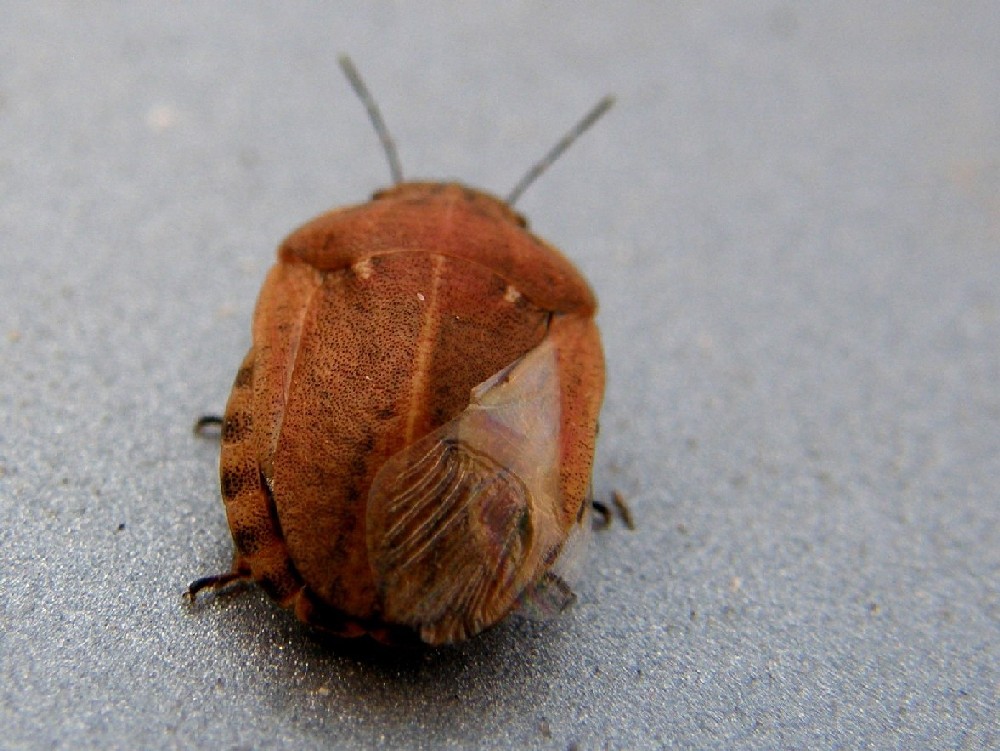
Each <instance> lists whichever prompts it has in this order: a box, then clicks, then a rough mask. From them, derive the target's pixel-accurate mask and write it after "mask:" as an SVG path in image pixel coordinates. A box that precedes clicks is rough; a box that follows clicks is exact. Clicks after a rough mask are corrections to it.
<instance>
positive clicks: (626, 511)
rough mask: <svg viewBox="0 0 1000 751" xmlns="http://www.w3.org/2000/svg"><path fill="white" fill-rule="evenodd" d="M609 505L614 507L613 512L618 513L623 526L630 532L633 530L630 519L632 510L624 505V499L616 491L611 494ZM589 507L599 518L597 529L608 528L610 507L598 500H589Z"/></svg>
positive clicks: (632, 523) (633, 520)
mask: <svg viewBox="0 0 1000 751" xmlns="http://www.w3.org/2000/svg"><path fill="white" fill-rule="evenodd" d="M611 503H612V505H613V506H614V510H615V511H617V512H618V516H619V517H621V520H622V522H623V523H624V524H625V526H626V527H627V528H628V529H630V530H634V529H635V519H634V518H633V517H632V509H630V508H629V507H628V504H627V503H625V497H624V496H623V495H622V494H621V493H619V492H618V491H617V490H616V491H614V492H613V493H612V494H611ZM590 506H591V508H593V509H594V511H596V512H597V514H598V516H600V517H601V519H600V521H598V522H597V528H598V529H606V528H608V527H610V526H611V520H612V512H611V507H610V506H608V504H606V503H604V502H603V501H598V500H591V502H590Z"/></svg>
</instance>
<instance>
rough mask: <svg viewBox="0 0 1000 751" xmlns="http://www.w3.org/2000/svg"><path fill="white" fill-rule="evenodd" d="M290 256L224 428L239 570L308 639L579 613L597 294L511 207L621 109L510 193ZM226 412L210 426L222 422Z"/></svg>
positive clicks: (280, 264) (353, 77) (285, 253)
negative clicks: (570, 610) (310, 629)
mask: <svg viewBox="0 0 1000 751" xmlns="http://www.w3.org/2000/svg"><path fill="white" fill-rule="evenodd" d="M340 62H341V66H342V68H343V69H344V72H345V74H346V75H347V77H348V80H349V81H350V83H351V85H352V87H353V88H354V90H355V92H356V93H357V94H358V96H359V98H360V99H361V100H362V102H363V104H364V105H365V107H366V109H367V110H368V114H369V117H370V118H371V120H372V123H373V125H374V126H375V130H376V132H377V134H378V136H379V138H380V140H381V141H382V144H383V148H384V150H385V152H386V155H387V157H388V161H389V166H390V170H391V172H392V178H393V185H392V186H391V187H389V188H387V189H384V190H381V191H378V192H376V193H375V194H374V196H373V198H372V200H371V201H370V202H368V203H364V204H360V205H356V206H348V207H346V208H340V209H336V210H333V211H330V212H329V213H326V214H323V215H321V216H319V217H317V218H315V219H313V220H312V221H310V222H308V223H307V224H305V225H304V226H302V227H301V228H300V229H298V230H296V231H294V232H293V233H292V234H291V235H290V236H289V237H288V238H286V239H285V240H284V242H282V244H281V245H280V247H279V249H278V261H277V263H276V265H275V266H274V267H273V268H272V269H271V271H270V272H269V274H268V276H267V278H266V280H265V282H264V285H263V287H262V289H261V292H260V297H259V299H258V301H257V306H256V310H255V313H254V318H253V326H252V333H253V340H252V345H251V347H250V351H249V352H248V353H247V355H246V357H245V358H244V360H243V363H242V365H241V366H240V368H239V370H238V371H237V374H236V379H235V382H234V384H233V388H232V392H231V394H230V397H229V401H228V404H227V406H226V411H225V416H224V417H223V418H221V420H219V418H215V419H216V420H219V422H220V423H221V439H222V449H221V457H220V469H219V472H220V480H221V492H222V499H223V502H224V504H225V508H226V514H227V517H228V521H229V526H230V530H231V532H232V537H233V543H234V546H235V555H234V562H233V568H232V571H230V572H229V573H226V574H221V575H217V576H209V577H205V578H203V579H199V580H197V581H195V582H193V583H192V584H191V585H190V587H189V588H188V593H187V594H188V596H189V597H190V598H191V599H192V600H193V599H194V598H195V596H196V595H197V593H198V592H199V591H200V590H203V589H206V588H214V589H218V588H220V587H224V586H226V585H229V584H232V583H234V582H250V581H253V582H257V583H258V584H259V585H260V586H261V587H262V588H263V589H264V591H266V592H267V593H268V594H269V595H270V596H271V597H272V598H273V599H274V600H276V601H277V602H278V603H279V604H281V605H282V606H284V607H286V608H290V609H292V610H293V611H294V612H295V614H296V615H297V616H298V617H299V618H300V619H301V620H302V621H305V622H306V623H308V624H311V625H314V626H317V627H319V628H320V629H323V630H326V631H328V632H332V633H334V634H336V635H339V636H344V637H355V636H361V635H365V634H367V635H369V636H371V637H373V638H375V639H376V640H378V641H381V642H384V643H390V644H391V643H400V642H406V641H408V640H413V638H414V637H417V638H418V639H419V640H422V641H423V642H426V643H429V644H442V643H450V642H456V641H460V640H463V639H466V638H469V637H471V636H473V635H475V634H477V633H479V632H480V631H482V630H483V629H486V628H488V627H489V626H491V625H493V624H495V623H497V622H498V621H500V620H501V619H503V618H504V617H505V616H506V615H507V614H508V613H510V612H511V611H512V610H515V609H517V608H528V609H530V608H535V609H539V608H540V609H542V610H559V609H561V608H562V607H564V606H565V605H566V604H567V603H568V602H569V601H570V600H571V599H572V593H571V592H570V591H569V589H568V587H567V585H565V583H564V581H563V579H562V578H561V576H560V572H561V570H562V569H561V566H562V565H563V562H564V561H566V560H567V559H569V558H571V557H572V556H571V550H572V549H573V548H574V547H575V546H576V545H577V541H578V540H579V539H580V538H581V535H582V534H583V533H584V531H585V527H587V526H589V519H588V514H587V511H588V509H589V501H590V481H591V468H592V464H593V457H594V444H595V440H596V432H597V418H598V412H599V410H600V406H601V400H602V396H603V390H604V361H603V353H602V349H601V342H600V336H599V334H598V330H597V327H596V325H595V323H594V314H595V311H596V301H595V298H594V295H593V292H592V291H591V290H590V287H589V286H588V284H587V282H586V281H585V280H584V278H583V277H582V276H581V275H580V273H579V272H578V271H577V270H576V269H575V268H574V267H573V265H572V264H571V263H570V262H569V261H568V260H567V259H566V258H565V257H564V256H563V255H562V254H561V253H560V252H559V251H558V250H556V249H555V248H554V247H552V246H551V245H549V244H547V243H546V242H545V241H543V240H541V239H540V238H538V237H536V236H535V235H533V234H532V233H531V232H530V231H529V230H528V228H527V222H526V221H525V219H524V218H523V217H522V216H521V215H520V214H518V213H517V212H515V211H514V209H513V208H512V205H513V203H514V202H515V200H516V199H517V198H518V196H520V194H521V192H522V191H523V190H524V189H525V188H526V187H527V186H528V185H529V184H530V183H531V182H532V181H533V180H534V179H535V178H536V177H537V176H538V175H539V174H540V173H541V172H542V171H543V170H544V169H545V168H546V167H547V166H548V165H549V164H551V163H552V161H553V160H554V159H555V158H556V157H558V156H559V154H561V153H562V151H564V150H565V149H566V148H567V147H568V146H569V145H570V143H572V141H573V140H575V139H576V138H577V137H578V136H579V135H580V134H581V133H583V132H584V131H585V130H586V129H587V128H589V127H590V125H591V124H592V123H593V122H594V121H595V120H596V119H597V118H598V117H599V116H600V115H601V114H603V113H604V112H605V111H606V110H607V109H608V107H610V106H611V104H612V101H613V100H612V99H611V98H610V97H606V98H605V99H602V100H601V101H600V102H599V103H598V104H597V106H595V107H594V108H593V109H592V110H591V111H590V112H589V113H588V114H587V115H586V116H585V117H584V118H583V119H582V120H581V121H580V122H579V123H578V124H577V125H576V127H574V128H573V129H572V130H571V131H570V132H569V133H567V134H566V136H564V137H563V139H562V140H560V141H559V142H558V143H557V144H556V146H555V147H554V148H553V149H552V150H551V151H550V152H549V153H548V155H546V157H545V158H543V159H542V160H541V161H540V162H539V163H538V164H536V165H535V166H534V167H533V168H532V169H531V170H530V171H529V172H528V174H527V175H525V177H524V179H522V180H521V182H519V183H518V185H517V186H516V187H515V188H514V190H512V191H511V193H510V194H509V195H508V196H507V198H506V200H501V199H500V198H496V197H494V196H492V195H489V194H487V193H484V192H482V191H479V190H474V189H472V188H468V187H465V186H463V185H460V184H458V183H451V182H442V183H437V182H406V181H404V180H403V177H402V170H401V168H400V165H399V160H398V157H397V155H396V151H395V146H394V143H393V141H392V139H391V137H390V136H389V133H388V130H387V129H386V128H385V125H384V122H383V121H382V118H381V115H380V113H379V111H378V108H377V106H376V105H375V102H374V100H373V99H372V98H371V96H370V94H369V93H368V90H367V88H366V87H365V85H364V83H363V82H362V81H361V78H360V77H359V76H358V74H357V71H356V70H355V68H354V66H353V64H352V63H351V62H350V60H349V59H348V58H346V57H344V58H341V60H340ZM210 421H212V418H206V422H210Z"/></svg>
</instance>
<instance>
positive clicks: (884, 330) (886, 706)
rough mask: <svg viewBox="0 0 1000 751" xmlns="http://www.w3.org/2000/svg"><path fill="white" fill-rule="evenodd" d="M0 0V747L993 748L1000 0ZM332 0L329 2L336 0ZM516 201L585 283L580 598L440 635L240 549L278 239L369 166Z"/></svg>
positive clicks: (353, 190)
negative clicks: (595, 385)
mask: <svg viewBox="0 0 1000 751" xmlns="http://www.w3.org/2000/svg"><path fill="white" fill-rule="evenodd" d="M493 6H494V4H493V3H483V4H469V3H459V2H454V3H430V4H427V3H420V4H418V3H415V2H414V3H401V2H400V3H388V2H382V3H371V4H369V3H363V4H362V3H357V4H355V5H354V6H353V7H352V8H347V7H346V6H344V5H342V4H333V3H328V4H319V3H314V4H307V3H262V2H255V3H241V4H239V5H237V4H230V5H222V4H208V3H197V2H192V3H188V4H176V3H169V4H166V3H153V2H144V3H143V2H135V3H129V4H127V6H126V7H125V8H122V7H120V6H119V4H117V3H101V2H95V3H88V4H81V3H75V2H65V3H58V2H39V3H33V4H27V3H23V4H22V3H3V7H2V9H0V16H2V19H3V20H2V21H0V197H2V198H0V200H2V204H0V365H2V371H0V373H2V380H0V619H2V620H0V729H2V731H0V746H2V747H3V748H49V747H63V748H138V747H145V748H182V747H190V748H206V749H235V748H239V749H247V748H252V749H267V748H296V749H309V748H317V749H319V748H324V749H325V748H338V747H345V748H352V747H362V748H372V747H376V748H382V747H385V748H394V747H412V748H441V747H460V748H505V747H509V746H518V747H522V746H526V747H535V748H555V749H565V748H568V747H571V746H573V745H574V744H575V745H576V747H578V748H580V749H591V748H659V747H691V748H720V749H721V748H725V749H735V748H776V747H784V748H833V747H843V748H865V747H870V748H941V749H945V748H986V747H994V748H996V747H998V746H1000V720H998V715H1000V693H998V692H1000V689H998V685H1000V655H998V652H1000V529H998V524H1000V386H998V384H1000V53H998V50H1000V13H998V10H997V5H996V3H995V2H993V1H992V0H983V1H982V2H955V3H943V2H915V1H913V0H907V1H904V0H896V1H892V2H883V3H870V2H868V1H867V0H850V1H847V0H845V1H843V2H780V1H777V0H775V1H774V2H762V3H755V4H751V3H730V2H725V1H724V0H713V1H709V2H672V3H667V2H663V3H652V2H650V3H642V2H633V3H618V2H615V3H612V2H608V3H544V4H543V3H528V2H513V3H505V4H503V7H502V8H501V9H494V7H493ZM335 7H336V8H339V9H335ZM343 51H347V52H350V53H352V54H353V56H354V58H355V60H356V62H357V64H358V66H359V67H360V68H361V70H362V71H363V73H364V74H365V75H366V77H367V78H368V81H369V83H370V85H371V87H372V88H373V90H374V91H375V92H376V94H377V96H378V98H379V100H380V102H381V104H382V107H383V110H384V113H385V115H386V118H387V120H388V121H389V123H390V126H391V128H392V129H393V131H394V134H395V136H396V138H397V141H398V143H399V147H400V151H401V156H402V159H403V164H404V168H405V169H406V172H407V174H408V175H410V176H419V177H435V178H440V177H460V178H462V179H464V180H466V181H468V182H469V183H471V184H474V185H479V186H486V187H488V188H492V189H494V190H496V191H498V192H505V191H506V190H508V189H509V188H510V187H511V186H512V185H513V184H514V182H515V181H516V180H517V178H518V177H519V176H520V175H521V173H522V172H523V171H524V170H525V169H526V168H527V166H528V165H529V164H530V163H531V162H532V160H534V159H535V158H536V157H537V156H539V155H540V154H541V152H542V151H543V150H544V149H545V148H546V147H547V146H549V145H550V144H551V143H552V142H553V141H554V140H555V138H556V137H557V136H558V135H559V134H560V133H561V132H562V131H563V130H564V129H565V128H566V127H567V126H568V125H569V124H570V123H571V122H572V121H573V120H575V119H576V118H577V117H578V116H579V115H580V114H582V112H583V111H584V110H585V109H586V108H587V107H588V106H589V105H590V104H591V103H592V102H593V101H595V100H596V99H597V97H598V96H599V95H602V94H604V93H606V92H609V91H611V92H614V93H616V94H617V95H618V97H619V101H618V106H617V108H616V109H615V110H614V111H613V112H612V113H611V114H610V115H609V116H608V117H607V119H606V120H605V121H603V122H602V123H601V124H600V126H599V127H597V128H596V129H595V130H594V131H592V132H591V133H589V134H587V136H586V137H585V138H584V139H583V140H582V141H581V142H580V143H579V144H578V145H577V146H576V147H574V149H573V150H572V151H571V152H569V153H568V154H567V155H566V157H565V158H564V159H563V161H562V162H561V163H559V164H558V165H557V166H556V167H554V168H553V169H552V171H551V172H550V173H549V174H548V175H546V176H545V177H544V178H543V179H542V180H541V181H540V182H539V183H538V184H537V185H535V186H534V187H533V188H532V189H531V190H530V191H529V192H528V193H527V194H526V195H525V196H524V198H523V200H522V202H521V203H520V208H521V209H522V210H523V211H524V212H525V213H526V214H527V215H528V216H529V217H530V218H531V219H532V221H533V224H534V226H535V228H536V229H537V231H538V232H539V233H541V234H542V235H543V236H545V237H547V238H549V239H551V240H552V241H553V242H554V243H556V244H557V245H559V246H560V247H562V248H563V249H565V250H566V251H567V253H568V254H569V255H570V256H571V257H572V258H574V259H575V260H576V261H577V262H578V263H579V265H580V267H581V268H582V269H583V270H584V271H585V272H586V273H587V275H588V276H589V278H590V279H591V280H592V282H593V284H594V287H595V289H596V290H597V292H598V295H599V297H600V299H601V301H602V306H603V307H602V310H601V314H600V324H601V327H602V330H603V334H604V338H605V343H606V349H607V360H608V372H609V381H608V391H607V400H606V405H605V409H604V413H603V421H602V432H601V445H600V449H599V452H598V459H597V464H596V470H595V486H596V489H597V491H598V493H599V494H601V495H604V496H606V495H607V494H609V493H610V491H611V490H612V489H616V488H617V489H620V490H621V491H623V492H624V493H625V494H626V495H627V496H628V497H629V499H630V500H631V504H632V507H633V509H634V512H635V515H636V517H637V520H638V525H639V526H638V529H637V530H636V531H635V532H631V533H630V532H627V531H625V530H624V529H622V528H621V527H619V528H618V529H617V530H613V531H610V532H608V533H603V534H599V535H597V536H596V539H595V540H594V543H593V549H592V553H591V556H590V561H589V564H588V570H587V575H586V578H585V579H584V581H583V582H582V583H581V586H580V594H581V599H580V602H579V603H578V605H577V606H576V607H575V608H574V609H573V610H572V612H570V613H568V614H566V616H565V617H563V618H561V619H559V620H557V621H555V622H554V623H551V624H547V625H537V624H533V623H525V622H519V621H515V622H511V623H508V624H506V625H504V626H502V627H500V628H497V629H496V630H494V631H492V632H490V633H488V634H487V635H485V636H484V637H482V638H480V639H477V640H476V641H474V642H473V643H470V644H467V645H464V646H461V647H457V648H450V649H442V650H439V651H433V652H428V653H426V654H422V655H420V654H418V655H405V654H400V653H397V652H388V653H387V652H383V651H380V650H377V649H365V648H360V649H359V648H357V647H354V648H346V647H344V646H343V645H338V644H336V643H329V642H325V641H322V640H318V639H316V638H315V637H313V636H311V635H310V634H309V633H308V632H307V631H306V630H305V629H303V628H301V627H300V626H299V625H298V624H297V623H296V622H294V621H293V620H292V619H291V618H290V617H288V616H287V615H286V614H284V613H282V612H279V611H278V610H277V609H276V608H275V607H273V606H272V605H271V603H270V602H269V601H267V600H266V598H265V597H264V596H263V595H261V594H260V593H258V592H251V593H249V594H246V595H244V596H242V597H237V598H233V599H229V600H226V601H221V600H216V601H214V602H212V603H210V604H208V605H206V606H204V607H202V608H201V609H199V610H196V611H193V612H192V611H191V610H189V609H188V608H187V607H185V605H184V603H183V602H182V600H181V592H182V590H183V589H184V586H185V584H186V583H187V582H188V581H189V580H190V579H192V578H193V577H196V576H199V575H202V574H206V573H211V572H217V571H220V570H223V569H225V568H226V567H227V565H228V563H229V555H230V550H231V543H230V540H229V534H228V530H227V527H226V524H225V521H224V518H223V513H222V509H221V505H220V503H219V500H218V488H217V481H216V461H217V453H218V448H217V446H216V445H215V444H213V442H211V441H206V440H198V439H195V438H194V437H192V435H191V423H192V420H193V418H194V417H195V416H196V415H198V414H200V413H202V412H205V411H218V410H219V409H221V407H222V405H223V403H224V400H225V398H226V396H227V393H228V390H229V384H230V382H231V379H232V376H233V374H234V372H235V369H236V366H237V364H238V363H239V360H240V358H241V356H242V354H243V352H244V350H245V348H246V346H247V343H248V323H249V316H250V312H251V308H252V305H253V301H254V298H255V295H256V292H257V289H258V287H259V284H260V282H261V280H262V278H263V275H264V273H265V271H266V269H267V268H268V266H269V265H270V263H271V261H272V258H273V248H274V246H275V245H276V243H277V242H278V240H279V239H280V238H281V237H282V236H283V235H284V234H285V233H286V232H288V231H289V230H290V229H292V228H293V227H295V226H296V225H297V224H299V223H301V222H303V221H304V220H306V219H308V218H309V217H310V216H312V215H314V214H316V213H318V212H320V211H322V210H324V209H326V208H328V207H331V206H335V205H338V204H343V203H347V202H352V201H357V200H360V199H362V198H364V197H365V196H367V195H368V194H369V193H370V192H371V191H372V190H373V189H375V188H377V187H380V186H381V185H383V184H384V183H385V182H386V181H387V175H388V173H387V169H386V167H385V164H384V161H383V159H382V156H381V154H380V152H379V150H378V145H377V142H376V140H375V138H374V136H373V134H372V132H371V130H370V127H369V124H368V121H367V120H366V118H365V116H364V113H363V111H362V109H361V108H360V105H359V104H358V102H357V101H356V100H355V99H354V97H353V95H352V94H351V92H350V90H349V89H348V87H347V85H346V83H345V82H344V80H343V79H342V77H341V75H340V72H339V70H338V69H337V66H336V56H337V54H338V53H340V52H343Z"/></svg>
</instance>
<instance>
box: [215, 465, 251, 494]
mask: <svg viewBox="0 0 1000 751" xmlns="http://www.w3.org/2000/svg"><path fill="white" fill-rule="evenodd" d="M220 479H221V483H220V484H221V486H222V498H223V500H225V501H227V502H229V501H231V500H233V499H234V498H235V497H236V496H238V495H239V494H240V493H241V492H242V491H243V488H244V487H245V486H246V484H247V476H246V473H245V472H243V471H242V470H239V469H231V468H228V467H227V468H226V469H224V470H222V477H221V478H220Z"/></svg>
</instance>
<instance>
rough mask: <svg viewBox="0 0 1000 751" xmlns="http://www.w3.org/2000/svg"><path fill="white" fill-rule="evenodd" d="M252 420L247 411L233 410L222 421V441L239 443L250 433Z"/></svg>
mask: <svg viewBox="0 0 1000 751" xmlns="http://www.w3.org/2000/svg"><path fill="white" fill-rule="evenodd" d="M252 427H253V420H252V419H251V417H250V415H249V413H247V412H233V413H232V414H229V415H226V417H225V419H224V420H223V421H222V442H223V443H239V442H240V441H242V440H243V439H244V438H246V436H247V435H248V434H249V433H250V430H251V428H252Z"/></svg>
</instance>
